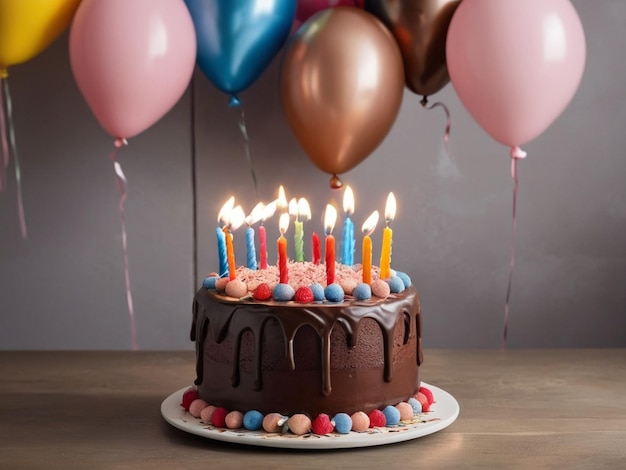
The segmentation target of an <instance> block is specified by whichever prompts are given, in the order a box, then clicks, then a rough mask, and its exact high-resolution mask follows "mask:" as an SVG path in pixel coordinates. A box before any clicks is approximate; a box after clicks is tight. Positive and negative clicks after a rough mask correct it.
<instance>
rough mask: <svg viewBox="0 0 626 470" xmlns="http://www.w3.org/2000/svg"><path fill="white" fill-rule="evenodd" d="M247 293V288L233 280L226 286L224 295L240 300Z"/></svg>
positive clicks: (237, 280)
mask: <svg viewBox="0 0 626 470" xmlns="http://www.w3.org/2000/svg"><path fill="white" fill-rule="evenodd" d="M247 293H248V286H247V285H246V284H245V283H244V282H243V281H240V280H239V279H233V280H232V281H229V282H228V283H227V284H226V295H228V296H230V297H235V298H237V299H240V298H242V297H243V296H244V295H246V294H247Z"/></svg>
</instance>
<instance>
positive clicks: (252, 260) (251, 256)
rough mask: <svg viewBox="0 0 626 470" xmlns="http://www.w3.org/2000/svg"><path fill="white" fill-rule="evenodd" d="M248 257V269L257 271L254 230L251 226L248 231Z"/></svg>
mask: <svg viewBox="0 0 626 470" xmlns="http://www.w3.org/2000/svg"><path fill="white" fill-rule="evenodd" d="M246 255H247V261H248V269H252V270H255V271H256V249H255V247H254V229H253V228H252V227H250V226H248V228H247V229H246Z"/></svg>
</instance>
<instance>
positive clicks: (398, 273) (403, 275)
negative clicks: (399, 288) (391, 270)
mask: <svg viewBox="0 0 626 470" xmlns="http://www.w3.org/2000/svg"><path fill="white" fill-rule="evenodd" d="M396 276H398V277H399V278H400V279H402V282H403V283H404V288H405V289H408V288H409V287H411V278H410V277H409V275H408V274H407V273H403V272H401V271H396Z"/></svg>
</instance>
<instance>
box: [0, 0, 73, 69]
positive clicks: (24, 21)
mask: <svg viewBox="0 0 626 470" xmlns="http://www.w3.org/2000/svg"><path fill="white" fill-rule="evenodd" d="M79 3H80V0H0V74H1V75H6V69H7V67H8V66H10V65H15V64H20V63H22V62H25V61H27V60H29V59H32V58H33V57H34V56H36V55H37V54H39V53H40V52H41V51H43V50H44V49H45V48H46V47H48V46H49V45H50V44H51V43H52V41H54V40H55V39H56V38H58V37H59V36H60V35H61V33H63V31H65V30H66V29H67V27H68V26H69V25H70V22H71V21H72V18H73V16H74V12H75V11H76V8H78V4H79Z"/></svg>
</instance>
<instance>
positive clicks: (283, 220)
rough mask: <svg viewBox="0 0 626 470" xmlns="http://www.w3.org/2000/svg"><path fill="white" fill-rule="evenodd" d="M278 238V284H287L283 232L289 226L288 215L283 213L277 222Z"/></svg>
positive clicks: (285, 244) (285, 248) (285, 249)
mask: <svg viewBox="0 0 626 470" xmlns="http://www.w3.org/2000/svg"><path fill="white" fill-rule="evenodd" d="M278 224H279V228H280V237H279V238H278V270H279V272H280V283H281V284H287V283H288V281H289V270H288V268H287V239H286V238H285V232H286V231H287V227H288V226H289V214H288V213H286V212H285V213H284V214H281V216H280V221H279V223H278Z"/></svg>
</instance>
